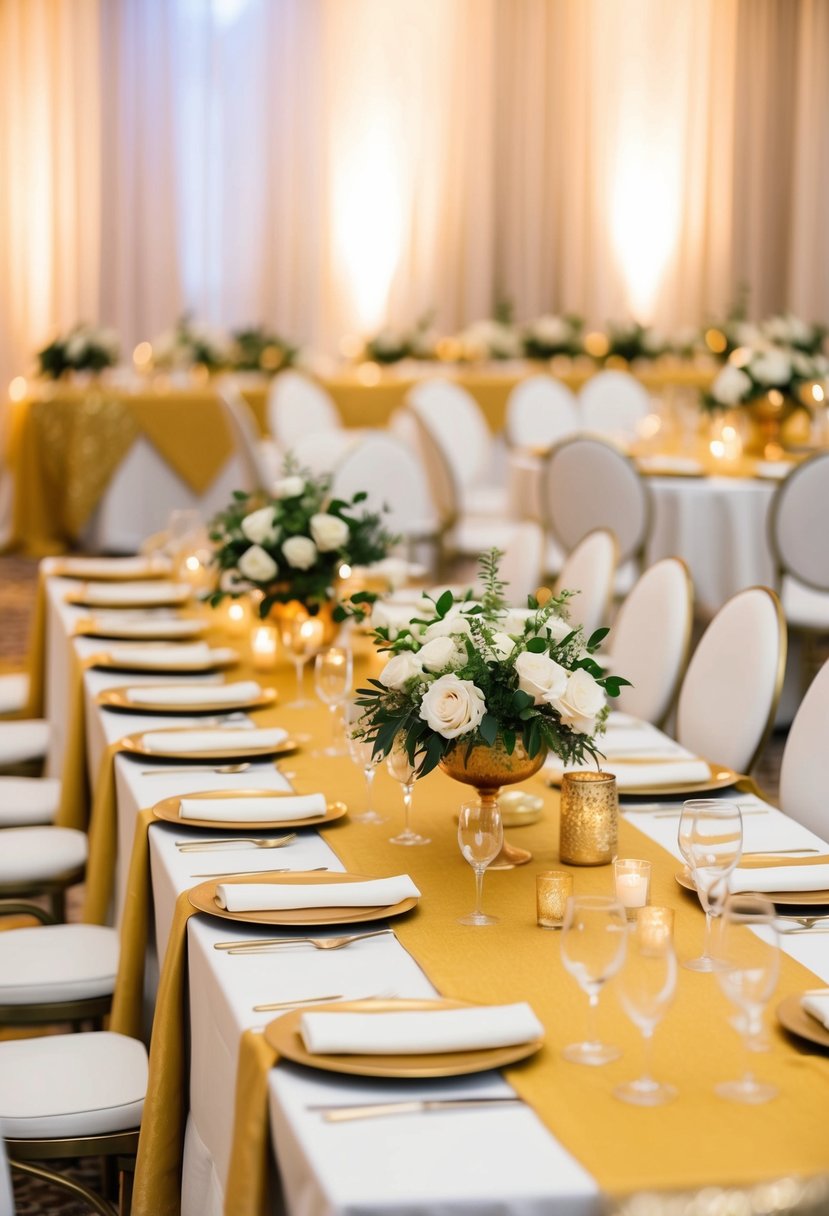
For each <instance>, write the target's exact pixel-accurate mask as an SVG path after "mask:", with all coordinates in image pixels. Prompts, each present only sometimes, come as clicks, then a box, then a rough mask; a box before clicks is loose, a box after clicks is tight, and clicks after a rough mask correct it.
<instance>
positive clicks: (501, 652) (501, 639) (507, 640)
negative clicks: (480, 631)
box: [491, 633, 515, 659]
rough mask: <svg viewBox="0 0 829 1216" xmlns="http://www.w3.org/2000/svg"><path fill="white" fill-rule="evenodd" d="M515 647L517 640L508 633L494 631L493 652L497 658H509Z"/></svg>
mask: <svg viewBox="0 0 829 1216" xmlns="http://www.w3.org/2000/svg"><path fill="white" fill-rule="evenodd" d="M514 647H515V642H514V641H513V639H512V638H511V637H510V636H509V634H506V633H493V635H492V647H491V648H492V653H493V654H494V655H495V657H496V659H508V658H509V656H510V655H511V654H512V652H513V649H514Z"/></svg>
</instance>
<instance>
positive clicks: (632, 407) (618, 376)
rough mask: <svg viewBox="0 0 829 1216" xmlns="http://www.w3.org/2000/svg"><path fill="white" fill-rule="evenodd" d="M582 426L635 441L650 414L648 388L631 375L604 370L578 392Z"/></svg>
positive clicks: (621, 438)
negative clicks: (643, 420)
mask: <svg viewBox="0 0 829 1216" xmlns="http://www.w3.org/2000/svg"><path fill="white" fill-rule="evenodd" d="M579 405H580V406H581V424H582V427H583V428H584V430H585V431H597V432H598V433H599V434H602V435H609V436H612V437H613V438H616V439H620V440H623V441H629V440H632V439H635V438H636V436H637V434H638V431H637V427H638V425H639V423H640V422H641V421H642V419H643V418H645V417H646V416H647V415H648V414H649V413H650V412H651V399H650V397H649V395H648V392H647V390H646V389H644V388H643V387H642V385H641V384H640V383H639V381H638V380H636V379H635V378H634V377H633V376H631V375H630V373H629V372H621V371H603V372H598V373H597V374H596V375H595V376H592V377H591V378H590V379H589V380H588V381H587V383H586V384H585V385H584V387H583V388H582V390H581V392H580V393H579Z"/></svg>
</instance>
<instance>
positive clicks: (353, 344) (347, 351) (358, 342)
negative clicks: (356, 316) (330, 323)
mask: <svg viewBox="0 0 829 1216" xmlns="http://www.w3.org/2000/svg"><path fill="white" fill-rule="evenodd" d="M362 349H363V339H362V338H358V337H357V335H356V334H346V335H345V336H344V337H342V338H340V354H341V355H342V357H343V358H344V359H357V358H358V357H359V355H360V354H361V352H362Z"/></svg>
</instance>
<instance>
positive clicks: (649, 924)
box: [636, 904, 674, 950]
mask: <svg viewBox="0 0 829 1216" xmlns="http://www.w3.org/2000/svg"><path fill="white" fill-rule="evenodd" d="M636 920H637V925H638V931H639V940H640V941H641V943H642V945H643V946H647V947H648V948H649V949H651V950H664V949H665V946H666V944H667V943H668V942H670V941H671V939H672V938H673V935H674V910H673V908H661V907H658V906H655V905H652V904H651V905H649V906H648V907H647V908H640V909H639V915H638V916H637V918H636Z"/></svg>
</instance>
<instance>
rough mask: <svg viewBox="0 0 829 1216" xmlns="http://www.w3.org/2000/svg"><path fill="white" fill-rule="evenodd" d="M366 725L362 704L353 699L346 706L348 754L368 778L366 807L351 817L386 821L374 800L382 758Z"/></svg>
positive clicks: (360, 819) (372, 821)
mask: <svg viewBox="0 0 829 1216" xmlns="http://www.w3.org/2000/svg"><path fill="white" fill-rule="evenodd" d="M366 725H367V724H366V723H365V721H364V720H363V711H362V708H361V706H359V705H357V704H356V702H354V701H352V702H351V704H350V705H348V706H346V711H345V735H346V739H347V741H348V754H349V755H350V756H351V759H352V760H353V761H354V763H355V764H356V765H357V766H358V768H361V769H362V770H363V776H364V777H365V779H366V809H365V810H364V811H361V812H360V814H359V815H352V816H351V818H352V819H353V820H355V821H356V822H358V823H385V822H386V817H385V815H378V814H377V812H376V811H375V809H374V805H373V802H372V788H373V785H374V777H375V774H376V772H377V766H378V764H379V763H380V760H379V757H377V756H375V754H374V743H373V742H372V740H370V739H367V738H366V737H365V735H364V733H363V731H364V729H365V727H366Z"/></svg>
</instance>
